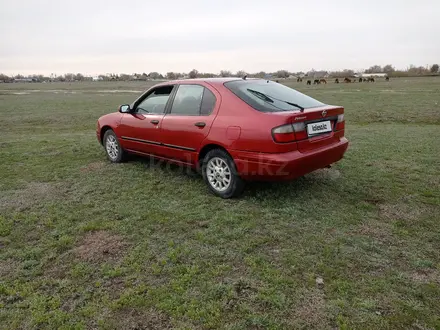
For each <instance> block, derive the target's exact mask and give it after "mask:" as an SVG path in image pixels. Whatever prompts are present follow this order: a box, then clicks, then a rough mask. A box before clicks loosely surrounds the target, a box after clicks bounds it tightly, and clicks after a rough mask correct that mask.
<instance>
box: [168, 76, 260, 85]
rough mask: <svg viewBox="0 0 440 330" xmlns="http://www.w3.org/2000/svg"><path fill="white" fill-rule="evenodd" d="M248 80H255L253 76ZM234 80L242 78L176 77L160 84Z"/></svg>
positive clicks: (215, 82) (220, 82) (222, 82)
mask: <svg viewBox="0 0 440 330" xmlns="http://www.w3.org/2000/svg"><path fill="white" fill-rule="evenodd" d="M248 79H249V80H255V79H254V78H248ZM235 80H243V78H237V77H221V78H195V79H178V80H170V81H164V82H162V83H161V84H160V85H168V84H183V83H191V82H194V83H197V82H207V83H209V84H211V85H223V84H224V83H226V82H229V81H235Z"/></svg>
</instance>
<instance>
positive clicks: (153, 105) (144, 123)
mask: <svg viewBox="0 0 440 330" xmlns="http://www.w3.org/2000/svg"><path fill="white" fill-rule="evenodd" d="M173 88H174V86H172V85H166V86H160V87H157V88H155V89H152V90H149V91H148V92H147V93H146V94H145V95H143V96H142V97H141V98H140V99H139V100H137V101H136V102H135V103H134V105H133V110H132V112H131V113H126V114H123V117H122V120H121V123H120V128H119V132H120V135H121V143H122V147H123V148H124V149H128V150H132V151H137V152H142V153H147V154H153V155H160V154H161V153H162V152H161V148H162V146H161V134H160V127H161V125H162V120H163V117H164V115H165V110H166V108H167V106H168V105H169V102H170V96H171V94H172V92H173Z"/></svg>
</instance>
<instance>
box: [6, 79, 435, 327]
mask: <svg viewBox="0 0 440 330" xmlns="http://www.w3.org/2000/svg"><path fill="white" fill-rule="evenodd" d="M287 84H289V85H290V86H294V87H295V88H297V89H299V90H300V91H305V92H306V93H308V94H309V95H311V96H314V97H316V98H318V99H319V100H322V101H323V102H326V103H329V104H337V105H343V106H345V108H346V121H347V123H346V135H347V137H348V139H349V140H350V142H351V144H350V147H349V150H348V152H347V153H346V156H345V158H344V159H343V160H342V161H340V162H339V163H338V164H336V165H335V166H334V167H333V168H331V169H326V170H320V171H317V172H315V173H312V174H309V175H307V176H305V177H302V178H300V179H298V180H295V181H293V182H289V183H264V184H262V183H253V184H250V185H248V187H247V190H246V191H245V194H244V195H243V197H242V198H240V199H235V200H222V199H219V198H216V197H214V196H212V195H210V194H209V193H208V189H207V187H206V186H205V184H204V183H203V181H202V179H201V178H199V177H198V176H197V175H194V174H192V173H189V174H188V173H187V171H184V170H183V169H181V168H178V167H174V166H165V165H161V166H151V165H149V162H147V161H142V160H140V159H134V160H132V161H130V162H128V163H125V164H117V165H114V164H110V163H109V162H107V161H106V159H105V155H104V151H103V149H102V147H101V146H100V145H99V144H98V142H97V141H96V137H95V131H94V130H95V125H96V119H97V118H98V117H99V116H100V115H102V114H104V113H108V112H111V111H114V110H115V109H116V108H117V106H118V105H119V104H122V103H127V102H130V101H132V100H133V99H134V98H135V97H136V96H137V95H138V94H136V93H135V92H124V93H115V92H108V90H117V89H119V90H121V91H124V90H125V91H142V90H144V89H146V88H147V87H148V86H146V85H144V84H141V83H76V84H74V83H72V84H1V85H0V328H2V329H35V328H38V329H93V328H99V329H144V328H145V329H166V328H176V329H290V328H292V329H313V328H315V329H334V328H340V329H402V328H407V329H439V328H440V303H439V297H440V226H439V221H438V220H439V213H440V144H439V141H440V79H438V78H424V79H405V78H402V79H393V80H392V81H391V82H389V83H386V82H382V81H381V82H378V83H375V84H366V83H362V84H359V83H356V84H339V85H336V84H333V83H329V84H327V85H320V86H306V85H305V83H303V84H298V83H296V82H287ZM32 90H34V91H32ZM35 90H39V91H35ZM55 92H56V93H55ZM72 92H75V93H72ZM14 93H15V94H14ZM17 93H28V94H17ZM317 278H322V279H323V281H324V284H323V285H317V283H316V280H317Z"/></svg>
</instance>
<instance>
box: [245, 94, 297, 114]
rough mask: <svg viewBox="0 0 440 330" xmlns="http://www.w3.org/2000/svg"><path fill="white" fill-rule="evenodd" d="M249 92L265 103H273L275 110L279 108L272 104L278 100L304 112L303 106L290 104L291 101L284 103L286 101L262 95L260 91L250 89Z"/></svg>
mask: <svg viewBox="0 0 440 330" xmlns="http://www.w3.org/2000/svg"><path fill="white" fill-rule="evenodd" d="M247 90H248V91H249V92H251V93H252V94H254V95H256V96H258V97H259V98H261V99H262V100H263V101H266V102H268V103H271V105H272V106H274V107H275V108H278V107H276V106H275V105H273V104H272V103H273V100H277V101H280V102H284V103H287V104H288V105H291V106H294V107H296V108H298V109H300V110H301V112H303V111H304V107H302V106H300V105H298V104H296V103H293V102H289V101H284V100H280V99H277V98H275V97H273V96H270V95H267V94H264V93H261V92H259V91H256V90H253V89H249V88H248V89H247ZM278 109H280V108H278ZM281 110H284V109H281Z"/></svg>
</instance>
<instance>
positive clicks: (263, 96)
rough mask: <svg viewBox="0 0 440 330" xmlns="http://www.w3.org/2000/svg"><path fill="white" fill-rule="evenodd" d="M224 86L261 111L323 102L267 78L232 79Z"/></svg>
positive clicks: (289, 109) (310, 106)
mask: <svg viewBox="0 0 440 330" xmlns="http://www.w3.org/2000/svg"><path fill="white" fill-rule="evenodd" d="M225 86H226V88H228V89H229V90H230V91H231V92H233V93H234V94H235V95H237V96H238V97H239V98H240V99H242V100H243V101H244V102H246V103H247V104H249V105H250V106H251V107H253V108H254V109H256V110H258V111H262V112H276V111H292V110H300V108H298V107H296V106H294V105H293V104H296V105H298V106H299V107H302V108H305V109H307V108H314V107H319V106H322V105H324V103H321V102H319V101H318V100H315V99H314V98H312V97H310V96H307V95H305V94H303V93H300V92H298V91H296V90H294V89H292V88H289V87H287V86H284V85H282V84H279V83H276V82H273V81H268V80H234V81H229V82H227V83H225Z"/></svg>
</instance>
